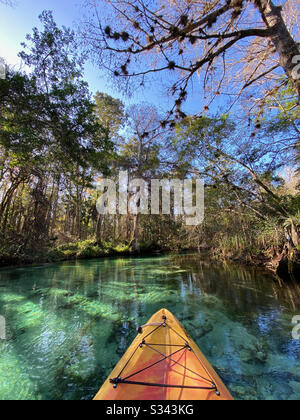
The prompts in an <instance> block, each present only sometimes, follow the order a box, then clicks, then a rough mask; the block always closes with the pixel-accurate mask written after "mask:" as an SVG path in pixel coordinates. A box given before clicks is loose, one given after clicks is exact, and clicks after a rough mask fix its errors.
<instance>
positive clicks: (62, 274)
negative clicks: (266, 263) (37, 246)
mask: <svg viewBox="0 0 300 420" xmlns="http://www.w3.org/2000/svg"><path fill="white" fill-rule="evenodd" d="M299 296H300V291H299V288H298V289H297V287H296V286H288V287H280V285H278V283H275V282H274V281H273V280H272V278H271V277H270V276H268V275H267V274H266V273H264V272H262V271H257V270H252V269H245V268H239V267H235V266H232V265H226V266H224V265H217V264H215V263H214V262H209V261H200V259H199V257H198V256H192V255H189V256H164V257H151V258H137V259H130V258H128V259H121V258H119V259H106V260H91V261H84V262H76V263H73V262H72V263H66V264H59V265H50V266H41V267H30V268H18V269H2V270H0V315H2V316H4V317H5V319H6V340H0V354H1V357H0V399H1V400H4V399H66V400H71V399H91V398H92V397H93V396H94V394H95V393H96V391H97V390H98V388H99V387H100V386H101V385H102V383H103V382H104V380H105V379H106V377H107V376H108V374H109V373H110V371H111V370H112V368H113V367H114V366H115V364H116V363H117V361H118V360H119V359H120V357H121V356H122V354H123V353H124V351H125V350H126V348H127V347H128V346H129V344H130V343H131V341H132V339H133V338H134V337H135V335H136V328H137V326H139V325H141V324H142V323H144V322H146V321H147V320H148V319H149V317H150V316H151V315H152V314H153V313H154V312H155V311H157V310H159V309H161V308H162V307H167V308H168V309H169V310H171V311H172V312H173V313H174V314H175V315H176V316H177V317H178V318H179V320H180V321H182V323H183V324H184V326H185V327H186V328H187V330H188V331H189V332H190V334H191V335H192V336H193V338H194V339H195V341H196V342H197V344H198V345H199V346H200V348H201V349H202V351H203V352H204V353H205V355H206V356H207V358H208V359H209V360H210V362H211V363H212V364H213V366H214V367H215V368H216V370H217V371H218V373H219V374H220V376H221V377H222V379H223V380H224V381H225V383H226V385H227V386H228V388H229V389H230V390H231V392H232V393H233V395H234V397H235V398H237V399H261V400H266V399H283V400H287V399H300V342H299V341H297V340H293V339H292V335H291V331H292V324H291V320H292V317H293V316H295V315H298V314H299V315H300V298H299Z"/></svg>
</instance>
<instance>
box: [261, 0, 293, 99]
mask: <svg viewBox="0 0 300 420" xmlns="http://www.w3.org/2000/svg"><path fill="white" fill-rule="evenodd" d="M255 4H256V5H257V6H258V9H259V11H260V14H261V16H262V19H263V21H264V22H265V24H266V25H267V27H268V28H272V29H273V34H272V35H271V36H270V39H271V41H272V43H273V45H274V47H275V49H276V51H277V53H278V55H279V62H280V65H281V67H282V68H283V69H284V71H285V73H286V75H287V76H288V78H289V80H290V81H291V82H292V83H293V84H294V86H295V88H296V91H297V93H298V98H299V100H300V77H298V78H297V77H296V78H295V75H294V72H295V67H296V64H297V62H295V61H293V60H295V57H297V56H299V58H300V48H299V47H298V45H297V42H296V41H295V40H294V39H293V37H292V35H291V33H290V32H289V30H288V28H287V26H286V24H285V22H284V20H283V17H282V13H281V12H282V8H281V7H280V6H275V5H274V4H273V2H272V1H271V0H255ZM298 62H299V61H298Z"/></svg>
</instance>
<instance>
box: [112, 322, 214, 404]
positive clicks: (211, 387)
mask: <svg viewBox="0 0 300 420" xmlns="http://www.w3.org/2000/svg"><path fill="white" fill-rule="evenodd" d="M166 321H167V317H166V316H165V315H164V316H163V322H162V323H153V324H147V325H144V326H142V327H139V329H138V332H139V333H140V334H142V332H143V328H145V327H148V326H156V328H155V329H154V330H153V331H151V332H150V333H149V334H147V335H146V336H145V337H144V338H143V340H142V341H141V343H140V344H139V345H138V346H137V347H136V349H135V350H134V352H133V353H132V355H131V356H130V358H129V359H128V361H127V363H126V364H125V366H124V367H123V369H122V370H121V372H120V373H119V375H118V376H117V377H116V378H113V379H110V383H111V384H113V387H114V388H117V386H118V385H119V384H127V385H141V386H151V387H160V388H180V389H202V390H211V391H216V394H217V396H220V392H219V391H218V389H217V386H216V384H215V383H214V380H213V378H212V377H211V375H210V373H209V371H208V370H207V369H206V367H205V366H204V365H203V363H202V362H201V360H200V359H199V358H198V357H197V355H196V354H195V353H194V351H193V349H192V348H191V346H190V345H189V343H188V342H187V341H186V340H185V338H184V337H182V336H181V335H180V334H179V333H178V332H177V331H176V330H174V329H173V328H172V327H171V326H170V325H168V324H167V322H166ZM161 327H163V328H166V327H168V328H169V329H170V330H172V331H173V332H174V333H175V334H177V335H178V337H180V338H181V339H182V340H183V341H184V344H182V345H180V344H175V345H174V344H155V343H146V338H148V337H149V336H151V335H152V334H153V333H154V332H155V331H157V330H158V329H160V328H161ZM143 346H146V347H148V348H150V349H151V350H153V351H154V352H156V353H158V354H160V355H161V356H162V359H160V360H158V361H156V362H155V363H152V364H151V365H149V366H146V367H144V368H143V369H141V370H139V371H136V372H134V373H132V374H130V375H128V376H126V377H124V378H122V376H121V375H122V373H123V372H124V370H125V369H126V367H127V366H128V364H129V363H130V361H131V359H132V358H133V356H134V355H135V353H136V352H137V350H138V349H139V348H143ZM155 346H172V347H180V348H179V349H178V350H176V351H174V352H173V353H172V354H170V355H165V354H164V353H162V352H160V351H159V350H158V349H156V348H155ZM183 350H185V351H186V350H188V351H191V352H193V353H194V354H195V356H196V357H197V360H198V361H199V362H200V364H201V366H202V367H203V368H204V369H205V371H206V373H207V375H208V376H209V379H207V378H204V377H203V376H201V375H200V374H198V373H197V372H194V371H193V370H191V369H189V368H187V367H186V366H184V365H182V364H181V363H179V362H178V361H176V360H174V359H172V357H173V356H174V355H176V354H177V353H179V352H181V351H183ZM166 359H168V360H170V361H171V362H173V363H174V364H176V365H178V366H181V367H183V368H184V369H186V370H188V371H189V372H191V373H193V374H194V375H196V376H198V377H199V378H200V379H201V380H203V381H204V382H207V386H188V385H171V384H161V383H149V382H139V381H133V380H130V378H132V377H133V376H135V375H137V374H139V373H141V372H144V371H145V370H147V369H150V368H151V367H153V366H155V365H157V364H159V363H161V362H163V361H164V360H166Z"/></svg>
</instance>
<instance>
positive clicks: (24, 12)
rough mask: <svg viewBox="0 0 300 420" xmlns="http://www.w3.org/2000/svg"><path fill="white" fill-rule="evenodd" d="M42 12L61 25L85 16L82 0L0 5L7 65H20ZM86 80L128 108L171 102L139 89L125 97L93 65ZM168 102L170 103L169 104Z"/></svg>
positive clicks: (19, 0) (164, 106)
mask: <svg viewBox="0 0 300 420" xmlns="http://www.w3.org/2000/svg"><path fill="white" fill-rule="evenodd" d="M43 10H52V11H53V14H54V19H55V21H56V22H57V24H58V25H59V26H62V25H65V26H68V27H73V28H75V27H76V23H78V21H79V19H80V16H81V15H82V2H81V0H75V1H73V0H51V1H49V0H16V6H15V7H13V8H11V7H8V6H6V5H4V4H1V3H0V39H1V43H0V57H3V58H4V59H5V61H6V62H7V64H10V65H14V66H16V68H19V66H20V59H19V58H18V52H19V51H20V50H21V49H22V47H21V46H20V43H21V42H23V41H24V40H25V36H26V34H27V33H31V32H32V28H33V27H34V26H37V27H40V22H39V19H38V16H39V15H40V14H41V12H42V11H43ZM85 79H86V80H87V81H88V83H89V85H90V89H91V91H92V92H96V91H97V90H99V91H101V92H106V93H108V94H110V95H112V96H114V97H118V98H120V99H122V100H123V101H124V102H125V103H126V104H127V105H130V104H131V103H139V102H143V101H144V102H150V103H154V104H155V105H156V106H157V107H158V108H160V109H161V110H168V109H169V106H170V105H169V104H170V103H171V100H170V101H168V99H167V98H165V99H163V98H162V95H161V92H159V91H157V92H156V91H155V90H154V91H153V88H152V89H151V92H149V91H142V90H139V91H138V92H137V93H136V94H135V95H134V97H132V98H131V99H128V98H124V97H123V96H122V95H121V94H120V93H119V92H118V91H117V90H116V89H113V88H112V87H111V84H110V83H109V82H108V80H105V79H106V78H105V75H104V74H101V72H100V70H99V69H98V68H97V67H94V66H93V65H92V64H91V63H87V65H86V73H85ZM168 102H169V103H168Z"/></svg>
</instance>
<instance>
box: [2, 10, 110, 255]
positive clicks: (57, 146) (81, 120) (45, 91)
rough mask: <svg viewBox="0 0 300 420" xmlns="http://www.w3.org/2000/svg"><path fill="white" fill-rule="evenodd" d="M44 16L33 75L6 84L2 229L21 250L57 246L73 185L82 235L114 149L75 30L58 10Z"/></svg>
mask: <svg viewBox="0 0 300 420" xmlns="http://www.w3.org/2000/svg"><path fill="white" fill-rule="evenodd" d="M40 19H41V22H42V23H43V29H42V30H41V31H39V30H38V29H37V28H34V30H33V35H28V36H27V44H28V45H27V44H23V47H24V51H22V52H21V53H20V56H21V58H22V59H23V61H24V62H25V64H26V65H27V66H28V68H29V72H27V74H22V73H20V72H15V71H12V70H10V69H9V70H8V73H7V78H6V79H5V80H0V148H1V151H3V159H2V156H1V178H0V191H1V194H0V228H1V232H2V234H3V238H5V243H6V244H8V243H10V242H11V240H12V239H13V241H14V244H15V245H13V246H14V247H16V253H22V252H23V253H24V252H34V251H36V252H41V250H42V249H44V248H45V247H46V248H47V247H48V246H49V238H50V237H51V236H50V235H54V233H55V227H56V226H57V221H58V219H59V214H60V211H61V200H62V195H61V191H62V190H63V188H64V187H65V186H66V191H68V192H69V193H70V196H69V197H70V201H69V203H68V206H69V208H72V211H73V221H74V225H73V228H74V229H72V233H73V234H74V236H78V237H79V238H81V235H82V225H83V220H84V218H85V211H89V210H88V209H87V206H85V201H88V200H87V199H86V190H87V189H88V188H92V176H93V175H94V172H95V171H102V172H104V173H105V172H106V171H107V170H108V162H109V160H110V159H109V154H110V152H111V150H112V145H111V141H110V139H109V138H107V136H106V135H105V133H104V129H103V128H102V127H101V126H100V124H99V123H98V122H97V119H96V115H95V103H94V102H93V101H92V100H91V96H90V93H89V90H88V85H87V83H86V82H84V81H83V79H82V71H83V63H84V59H83V56H82V55H81V54H79V53H78V49H77V45H76V43H75V41H74V33H73V32H72V31H71V30H70V29H68V28H62V29H60V28H58V26H57V25H56V23H55V22H54V19H53V16H52V14H51V13H50V12H43V14H42V15H41V16H40ZM18 212H19V213H18ZM16 220H17V223H15V221H16Z"/></svg>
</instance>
